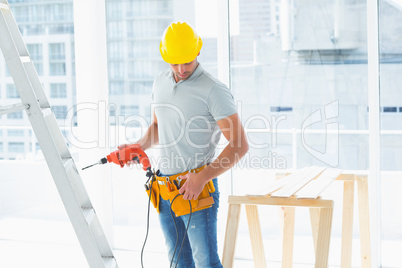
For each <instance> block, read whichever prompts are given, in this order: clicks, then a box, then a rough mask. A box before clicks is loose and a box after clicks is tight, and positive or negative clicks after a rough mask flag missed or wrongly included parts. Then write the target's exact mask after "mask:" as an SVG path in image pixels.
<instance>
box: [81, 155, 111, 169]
mask: <svg viewBox="0 0 402 268" xmlns="http://www.w3.org/2000/svg"><path fill="white" fill-rule="evenodd" d="M106 163H107V158H106V157H104V158H102V159H101V160H99V161H98V162H96V163H95V164H92V165H89V166H87V167H84V168H83V169H82V170H84V169H87V168H90V167H93V166H96V165H103V164H106Z"/></svg>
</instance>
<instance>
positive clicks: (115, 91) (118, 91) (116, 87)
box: [110, 81, 124, 95]
mask: <svg viewBox="0 0 402 268" xmlns="http://www.w3.org/2000/svg"><path fill="white" fill-rule="evenodd" d="M123 93H124V82H122V81H119V82H114V81H113V82H110V94H111V95H122V94H123Z"/></svg>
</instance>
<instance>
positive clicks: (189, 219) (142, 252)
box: [141, 175, 193, 268]
mask: <svg viewBox="0 0 402 268" xmlns="http://www.w3.org/2000/svg"><path fill="white" fill-rule="evenodd" d="M154 178H155V176H154V175H153V176H152V180H151V185H150V189H149V198H148V212H147V232H146V235H145V239H144V244H143V245H142V249H141V267H142V268H144V261H143V256H144V248H145V245H146V243H147V239H148V234H149V211H150V205H151V195H152V185H153V183H154V181H155V180H154ZM148 181H149V179H148ZM148 181H147V183H148ZM179 195H182V194H177V195H176V196H175V197H174V198H173V200H172V202H171V203H170V215H172V219H173V222H174V226H175V228H176V237H177V238H176V245H175V247H174V252H173V256H172V260H171V261H170V268H171V267H172V264H173V260H174V256H175V255H176V250H177V246H178V242H179V231H178V229H177V224H176V220H175V217H174V215H173V212H172V205H173V202H174V201H175V200H176V198H177V197H178V196H179ZM188 204H189V205H190V216H189V218H188V223H187V227H186V233H185V234H184V237H183V239H182V241H181V246H180V250H179V255H178V256H177V261H176V266H175V268H176V267H177V265H178V263H179V259H180V254H181V250H182V249H183V244H184V240H185V239H186V236H187V231H188V227H189V226H190V221H191V215H192V214H193V212H192V207H191V202H190V200H188Z"/></svg>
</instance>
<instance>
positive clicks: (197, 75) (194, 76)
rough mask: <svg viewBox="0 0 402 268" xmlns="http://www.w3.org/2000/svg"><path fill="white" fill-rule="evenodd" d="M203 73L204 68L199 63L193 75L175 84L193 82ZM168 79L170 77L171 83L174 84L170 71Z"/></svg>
mask: <svg viewBox="0 0 402 268" xmlns="http://www.w3.org/2000/svg"><path fill="white" fill-rule="evenodd" d="M203 71H204V68H203V67H202V66H201V63H198V66H197V68H196V69H195V71H194V73H193V74H192V75H191V76H190V77H189V78H188V79H187V80H184V81H183V80H181V81H179V82H178V83H177V84H182V83H184V82H187V81H189V82H190V81H193V80H195V79H197V77H199V76H200V75H201V74H202V72H203ZM170 77H171V79H172V81H173V82H174V83H175V84H176V81H175V80H174V76H173V71H170Z"/></svg>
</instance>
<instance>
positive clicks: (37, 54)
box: [27, 44, 43, 61]
mask: <svg viewBox="0 0 402 268" xmlns="http://www.w3.org/2000/svg"><path fill="white" fill-rule="evenodd" d="M27 49H28V51H29V55H30V56H31V59H32V61H42V60H43V54H42V44H27Z"/></svg>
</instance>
